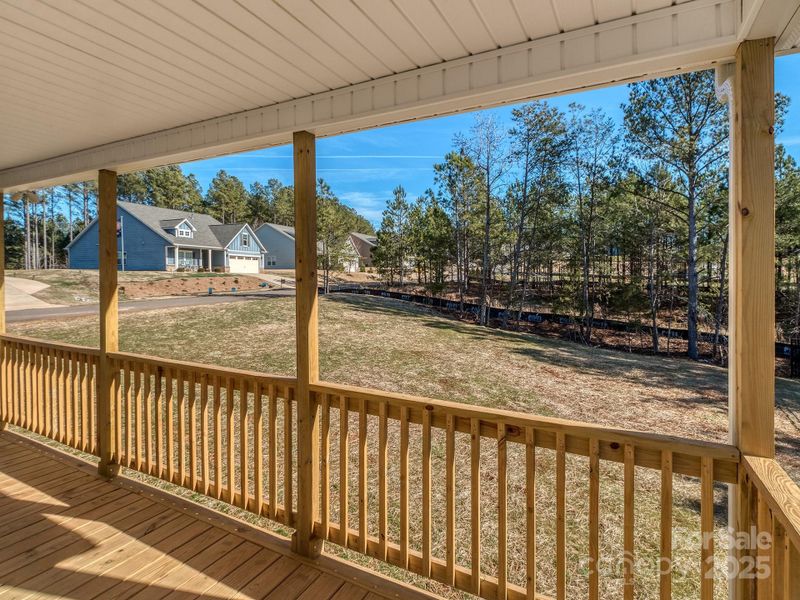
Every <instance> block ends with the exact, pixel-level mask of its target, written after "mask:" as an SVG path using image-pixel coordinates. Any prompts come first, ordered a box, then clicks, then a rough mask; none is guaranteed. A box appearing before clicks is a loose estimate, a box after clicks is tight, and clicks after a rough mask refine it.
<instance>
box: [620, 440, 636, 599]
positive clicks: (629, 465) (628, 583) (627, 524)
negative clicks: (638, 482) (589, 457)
mask: <svg viewBox="0 0 800 600" xmlns="http://www.w3.org/2000/svg"><path fill="white" fill-rule="evenodd" d="M624 461H625V462H624V472H625V483H624V487H625V492H624V499H623V504H624V509H623V527H624V533H623V547H624V555H623V560H624V562H623V595H624V599H625V600H633V589H634V584H633V560H634V551H633V527H634V483H635V481H634V478H635V474H636V463H635V462H634V461H635V450H634V448H633V445H632V444H625V458H624Z"/></svg>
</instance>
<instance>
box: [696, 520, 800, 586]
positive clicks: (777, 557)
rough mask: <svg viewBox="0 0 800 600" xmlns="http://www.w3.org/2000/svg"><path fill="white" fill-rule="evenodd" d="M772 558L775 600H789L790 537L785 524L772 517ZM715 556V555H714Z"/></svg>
mask: <svg viewBox="0 0 800 600" xmlns="http://www.w3.org/2000/svg"><path fill="white" fill-rule="evenodd" d="M770 533H771V535H772V558H771V560H770V565H771V566H772V579H773V584H772V586H773V590H774V592H773V598H774V600H789V599H790V598H791V596H790V595H789V593H788V592H789V590H788V581H789V577H788V574H787V573H786V568H787V564H786V559H787V558H788V551H789V545H788V537H787V536H786V530H785V529H784V528H783V525H781V523H780V522H779V521H778V519H776V518H775V517H774V516H773V517H772V531H771V532H770ZM712 556H713V555H712Z"/></svg>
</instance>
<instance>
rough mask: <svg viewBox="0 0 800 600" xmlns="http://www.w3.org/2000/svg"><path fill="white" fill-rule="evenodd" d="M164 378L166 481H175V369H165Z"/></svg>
mask: <svg viewBox="0 0 800 600" xmlns="http://www.w3.org/2000/svg"><path fill="white" fill-rule="evenodd" d="M165 379H166V381H165V384H166V386H167V389H166V394H164V396H165V399H164V401H165V402H166V405H167V406H166V408H167V481H169V482H170V483H175V404H174V398H173V393H174V392H173V389H174V388H173V385H174V382H175V369H172V368H169V369H167V371H166V373H165Z"/></svg>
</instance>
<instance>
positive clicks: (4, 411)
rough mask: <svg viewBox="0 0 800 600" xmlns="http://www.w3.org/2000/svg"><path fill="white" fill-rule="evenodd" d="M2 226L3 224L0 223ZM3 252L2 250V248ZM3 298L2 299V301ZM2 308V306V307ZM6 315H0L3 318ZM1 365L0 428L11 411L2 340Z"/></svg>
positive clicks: (1, 342) (3, 426) (0, 350)
mask: <svg viewBox="0 0 800 600" xmlns="http://www.w3.org/2000/svg"><path fill="white" fill-rule="evenodd" d="M0 227H2V225H0ZM0 252H2V250H0ZM1 302H3V300H0V303H1ZM0 310H4V309H2V307H0ZM4 316H5V315H3V316H2V317H0V319H3V318H4ZM2 332H3V331H2V329H0V333H2ZM0 361H1V362H0V366H2V372H1V373H0V429H5V423H8V420H9V414H10V411H9V410H8V399H9V394H8V377H6V365H7V364H8V358H7V357H6V343H5V341H2V340H0Z"/></svg>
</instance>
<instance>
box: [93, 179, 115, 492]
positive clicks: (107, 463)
mask: <svg viewBox="0 0 800 600" xmlns="http://www.w3.org/2000/svg"><path fill="white" fill-rule="evenodd" d="M97 216H98V219H97V220H98V241H99V244H98V253H99V256H98V267H99V271H100V359H99V361H98V363H97V371H98V372H97V447H98V451H99V454H100V464H99V467H98V471H99V473H100V475H102V476H104V477H113V476H114V475H116V474H117V473H118V472H119V464H116V463H115V461H116V460H117V458H116V456H117V453H116V451H115V446H114V444H115V440H114V432H115V431H116V430H117V428H116V427H115V426H114V419H119V418H120V415H118V414H116V411H115V410H114V406H113V404H114V372H113V362H112V361H111V360H110V359H109V358H108V355H107V353H108V352H117V351H118V350H119V307H118V299H119V292H118V284H117V174H116V173H115V172H114V171H106V170H102V171H99V172H98V174H97Z"/></svg>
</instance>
